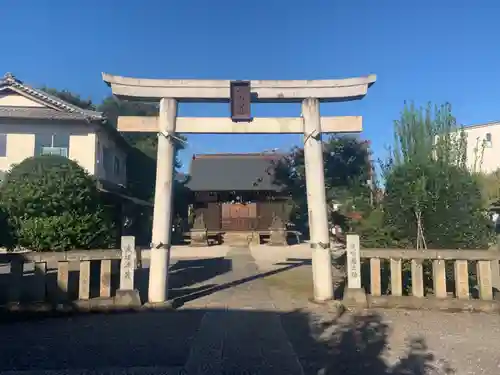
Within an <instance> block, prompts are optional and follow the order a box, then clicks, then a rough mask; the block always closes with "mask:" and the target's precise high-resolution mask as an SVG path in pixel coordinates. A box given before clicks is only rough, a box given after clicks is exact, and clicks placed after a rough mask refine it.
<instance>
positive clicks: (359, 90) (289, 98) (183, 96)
mask: <svg viewBox="0 0 500 375" xmlns="http://www.w3.org/2000/svg"><path fill="white" fill-rule="evenodd" d="M102 79H103V80H104V82H106V83H107V84H108V85H109V86H110V87H111V90H112V92H113V94H114V95H116V96H118V97H121V98H123V99H135V100H150V101H158V100H159V99H161V98H173V99H177V100H178V101H180V102H207V101H211V102H223V103H227V102H229V98H230V81H228V80H201V79H200V80H198V79H142V78H129V77H120V76H114V75H111V74H107V73H102ZM376 79H377V77H376V75H374V74H371V75H369V76H366V77H358V78H346V79H334V80H333V79H332V80H300V81H295V80H281V81H251V84H250V85H251V93H252V95H251V96H252V102H283V103H294V102H300V101H302V100H303V99H305V98H317V99H319V100H320V101H321V102H333V101H348V100H356V99H361V98H362V97H363V96H365V95H366V93H367V92H368V88H369V87H370V86H371V85H372V84H374V83H375V81H376Z"/></svg>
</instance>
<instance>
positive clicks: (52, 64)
mask: <svg viewBox="0 0 500 375" xmlns="http://www.w3.org/2000/svg"><path fill="white" fill-rule="evenodd" d="M0 7H1V9H2V15H3V17H2V22H1V23H0V35H1V36H2V43H1V44H2V53H1V58H0V73H3V72H7V71H10V72H13V73H14V74H15V75H16V76H17V77H18V78H20V79H22V80H24V81H25V82H26V83H29V84H32V85H35V86H38V85H47V86H51V87H56V88H59V89H68V90H71V91H74V92H75V93H79V94H80V95H82V96H83V97H90V98H92V99H93V100H94V101H100V100H101V99H102V98H103V97H105V96H106V95H109V93H110V89H109V88H108V87H107V86H106V85H105V84H104V83H103V82H102V81H101V75H100V74H101V72H102V71H104V72H108V73H111V74H119V75H125V76H137V77H148V78H220V79H321V78H343V77H352V76H361V75H367V74H370V73H375V74H377V76H378V80H377V83H376V84H375V85H374V86H373V87H372V88H371V89H370V91H369V94H368V95H367V96H366V97H365V98H364V99H363V100H361V101H357V102H349V103H332V104H324V105H322V107H321V113H322V115H328V116H332V115H362V116H363V117H364V131H363V133H362V137H363V138H366V139H370V140H371V141H372V144H373V150H374V152H375V157H383V156H384V155H385V147H386V146H387V145H389V144H390V143H391V141H392V127H393V120H395V119H397V118H398V115H399V112H400V111H401V109H402V107H403V103H404V101H405V100H410V101H411V100H413V101H415V102H416V103H417V104H419V105H425V104H426V103H427V102H428V101H431V102H433V103H443V102H446V101H448V102H450V103H451V104H452V106H453V112H454V114H455V116H456V117H457V120H458V121H459V122H460V123H463V124H466V125H467V124H473V123H479V122H487V121H493V120H500V63H499V61H500V43H499V36H500V32H499V31H498V20H499V19H500V2H499V1H498V0H477V1H470V0H469V1H464V0H454V1H451V0H440V1H435V0H434V1H431V0H419V1H409V0H404V1H402V0H399V1H397V0H344V1H341V0H307V1H303V0H302V1H298V0H253V1H246V2H243V1H230V0H212V1H202V0H184V1H168V0H143V1H140V2H139V1H131V0H128V1H116V0H99V1H97V0H87V1H85V2H79V1H67V0H65V1H62V0H38V1H33V0H0ZM228 112H229V110H228V106H227V105H213V104H211V105H201V104H189V105H187V104H186V105H182V106H181V107H180V113H179V114H180V115H181V116H227V115H228ZM253 113H254V115H255V116H298V115H299V114H300V108H299V106H298V105H280V104H274V105H273V104H262V105H254V106H253ZM188 140H189V144H188V148H187V150H186V151H185V152H184V153H183V155H182V159H183V162H184V167H185V168H186V167H188V165H189V160H190V157H191V155H192V153H204V152H255V151H262V150H265V149H271V148H280V149H281V150H287V149H289V148H290V147H291V146H293V145H296V144H300V143H301V137H300V136H298V135H297V136H295V135H266V136H265V135H259V136H240V135H224V136H222V135H220V136H214V135H200V136H190V137H189V139H188Z"/></svg>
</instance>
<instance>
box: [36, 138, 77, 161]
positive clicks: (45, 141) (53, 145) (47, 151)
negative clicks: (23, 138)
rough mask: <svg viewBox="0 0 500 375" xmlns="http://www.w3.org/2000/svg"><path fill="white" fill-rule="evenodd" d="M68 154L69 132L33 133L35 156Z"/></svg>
mask: <svg viewBox="0 0 500 375" xmlns="http://www.w3.org/2000/svg"><path fill="white" fill-rule="evenodd" d="M39 155H59V156H64V157H68V156H69V134H35V156H39Z"/></svg>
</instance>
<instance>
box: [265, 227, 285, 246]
mask: <svg viewBox="0 0 500 375" xmlns="http://www.w3.org/2000/svg"><path fill="white" fill-rule="evenodd" d="M269 245H271V246H286V245H287V241H286V231H285V230H284V229H275V230H272V231H271V234H270V236H269Z"/></svg>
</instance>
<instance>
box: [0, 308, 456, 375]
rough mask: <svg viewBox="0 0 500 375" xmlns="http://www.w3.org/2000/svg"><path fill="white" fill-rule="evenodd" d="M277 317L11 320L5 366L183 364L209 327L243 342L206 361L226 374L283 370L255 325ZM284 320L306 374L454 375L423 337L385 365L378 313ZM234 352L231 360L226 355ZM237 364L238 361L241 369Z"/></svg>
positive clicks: (0, 349)
mask: <svg viewBox="0 0 500 375" xmlns="http://www.w3.org/2000/svg"><path fill="white" fill-rule="evenodd" d="M206 313H210V314H212V316H214V314H218V315H215V316H216V317H217V321H218V322H219V326H218V327H216V329H217V330H216V331H214V329H215V327H211V329H209V330H208V331H207V330H198V328H199V326H200V322H201V319H202V317H203V316H204V315H205V314H206ZM276 314H277V313H274V312H263V311H249V310H244V311H240V310H189V309H183V310H178V311H162V312H141V313H122V314H93V315H80V316H73V317H58V318H47V319H44V320H36V321H35V320H33V321H25V322H16V323H10V324H5V325H2V335H1V336H0V353H1V354H0V371H7V370H17V371H20V370H42V369H51V370H57V369H99V368H103V369H104V368H110V367H113V368H117V367H126V368H130V367H142V366H146V367H171V366H183V365H185V364H186V362H187V361H188V359H189V354H190V350H192V349H193V347H194V346H195V345H207V346H210V345H213V342H212V341H214V342H217V341H218V340H219V338H216V337H203V336H206V335H209V336H210V332H216V333H212V335H214V336H219V334H218V332H219V331H218V330H226V331H227V332H228V333H229V338H226V340H230V341H231V340H233V344H235V343H236V342H237V343H238V344H237V345H238V346H239V347H240V349H242V350H237V351H234V350H233V351H231V350H229V351H228V350H225V351H223V350H222V347H223V346H224V345H220V346H219V348H220V350H217V348H218V346H217V345H215V346H212V347H211V349H212V351H211V355H210V356H209V358H206V359H205V360H208V361H213V362H219V363H222V364H223V365H222V366H223V367H222V368H221V370H222V372H221V373H228V372H227V370H228V368H226V367H225V366H231V368H230V369H231V373H232V374H238V373H241V374H261V373H272V374H284V373H283V372H280V370H279V368H280V367H275V366H276V365H277V364H279V362H276V360H277V359H278V358H279V359H280V360H283V359H284V358H285V357H284V356H283V355H278V354H279V353H276V350H274V351H273V349H276V346H274V347H273V343H274V344H276V341H275V340H274V341H273V339H272V338H269V339H265V340H263V341H260V342H255V341H256V340H255V337H258V338H260V339H261V340H262V338H263V337H265V335H266V332H256V331H255V327H256V326H264V327H265V326H266V324H269V322H274V321H275V320H276ZM279 317H280V318H281V321H282V324H283V328H284V330H285V332H286V334H287V335H288V337H289V339H290V341H291V343H292V346H293V348H294V349H295V352H296V353H297V355H298V357H299V360H300V363H301V364H302V366H303V368H304V373H305V374H311V375H312V374H314V375H316V374H322V375H329V374H343V375H351V374H352V375H354V374H359V375H362V374H367V375H368V374H370V375H382V374H397V375H424V374H436V375H437V374H452V373H454V371H453V370H452V369H451V368H450V367H449V366H448V365H447V364H446V363H445V362H443V361H439V360H438V359H436V358H435V357H434V356H433V355H432V354H431V353H430V351H429V350H428V348H427V346H426V344H425V341H424V340H423V339H422V338H415V339H413V340H412V341H411V342H410V344H409V346H408V350H407V354H406V355H405V356H404V357H402V358H400V360H399V361H398V363H396V364H393V365H388V364H386V362H385V361H384V360H383V359H382V355H383V351H384V350H385V349H386V346H387V337H388V332H389V330H390V327H389V326H388V325H387V324H385V323H384V322H383V321H382V318H381V317H380V316H379V315H377V314H368V315H353V316H351V317H349V319H343V321H342V322H340V321H331V322H323V323H315V322H314V321H313V318H312V317H311V316H310V315H308V314H306V313H303V312H300V311H295V312H290V313H286V314H279ZM266 322H267V323H266ZM231 324H233V325H234V324H238V326H237V327H234V328H236V330H237V331H238V335H237V337H232V338H231V331H232V327H231ZM273 324H274V323H273ZM278 329H281V328H278ZM269 334H270V333H269ZM253 339H254V340H253ZM234 340H237V341H234ZM252 340H253V341H252ZM198 352H199V348H198ZM228 353H230V354H231V355H230V356H231V358H226V357H225V356H227V355H228ZM288 360H291V359H290V358H289V359H288ZM292 360H293V358H292ZM235 366H239V368H238V370H237V371H236V372H234V369H235ZM271 367H272V368H271ZM285 367H286V366H285ZM266 371H269V372H266ZM287 375H288V374H287Z"/></svg>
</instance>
